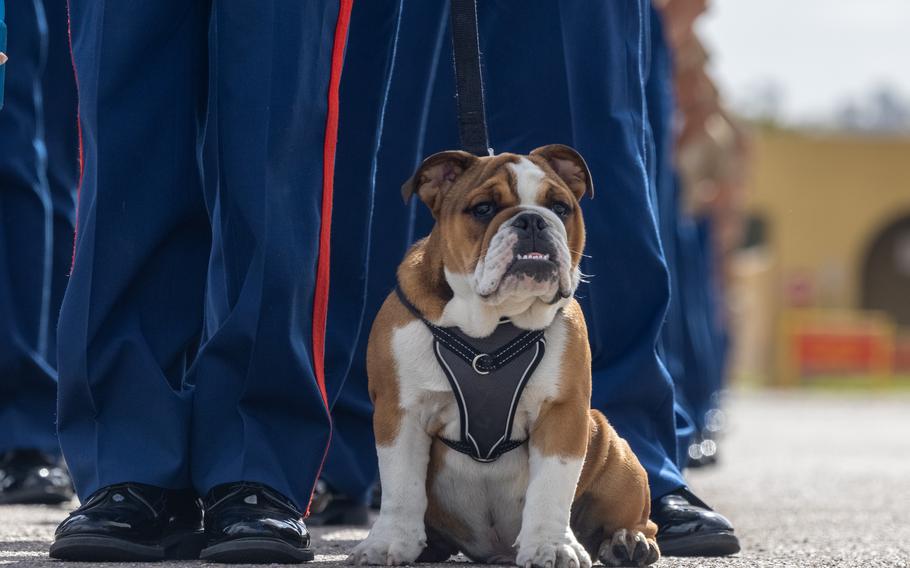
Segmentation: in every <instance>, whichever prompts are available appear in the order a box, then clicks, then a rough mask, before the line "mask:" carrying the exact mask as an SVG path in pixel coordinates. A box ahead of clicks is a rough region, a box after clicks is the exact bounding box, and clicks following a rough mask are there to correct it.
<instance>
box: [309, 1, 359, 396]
mask: <svg viewBox="0 0 910 568" xmlns="http://www.w3.org/2000/svg"><path fill="white" fill-rule="evenodd" d="M353 4H354V0H341V6H340V9H339V11H338V22H337V23H336V24H335V44H334V46H333V47H332V74H331V77H330V79H329V109H328V116H327V118H326V123H325V141H324V143H323V149H322V226H321V227H320V230H319V260H318V261H317V264H316V295H315V298H314V300H313V370H314V372H315V374H316V382H317V383H318V384H319V390H320V391H321V392H322V399H323V401H325V404H326V408H328V405H329V398H328V395H327V394H326V388H325V326H326V318H327V315H328V310H329V258H330V252H331V251H330V248H331V247H330V240H331V234H332V193H333V190H334V181H335V150H336V146H337V143H338V91H339V87H340V85H341V68H342V66H343V64H344V47H345V43H346V42H347V37H348V26H349V24H350V22H351V8H352V7H353Z"/></svg>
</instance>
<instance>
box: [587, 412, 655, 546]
mask: <svg viewBox="0 0 910 568" xmlns="http://www.w3.org/2000/svg"><path fill="white" fill-rule="evenodd" d="M587 418H588V451H587V454H586V455H585V463H584V467H583V469H582V471H581V478H580V479H579V481H578V488H577V489H576V491H575V501H574V502H573V504H572V521H571V524H572V530H573V531H574V532H575V536H576V537H577V538H578V541H579V542H580V543H581V544H582V545H583V546H584V547H585V548H586V549H588V550H589V551H592V552H593V553H595V554H596V553H597V551H598V550H599V548H600V546H601V545H602V544H603V543H604V541H606V540H608V539H610V538H612V536H613V534H614V533H615V532H616V531H618V530H620V529H628V530H633V531H638V532H641V533H643V534H644V535H645V537H646V538H648V539H654V538H655V537H656V536H657V525H655V524H654V523H653V522H651V521H650V520H649V517H650V515H651V490H650V489H649V487H648V474H647V473H646V472H645V469H644V468H643V467H642V466H641V464H640V463H639V461H638V458H636V457H635V454H634V453H632V449H631V448H630V447H629V444H628V443H627V442H626V441H625V440H624V439H622V438H620V437H619V435H618V434H617V433H616V431H615V430H613V427H612V426H610V424H609V423H608V422H607V419H606V417H604V415H603V414H602V413H601V412H600V411H598V410H590V411H589V412H588V415H587Z"/></svg>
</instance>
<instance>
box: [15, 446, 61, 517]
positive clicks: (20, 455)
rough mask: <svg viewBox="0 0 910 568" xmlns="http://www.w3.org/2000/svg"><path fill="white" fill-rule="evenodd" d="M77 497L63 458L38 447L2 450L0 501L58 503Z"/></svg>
mask: <svg viewBox="0 0 910 568" xmlns="http://www.w3.org/2000/svg"><path fill="white" fill-rule="evenodd" d="M72 498H73V481H72V480H71V479H70V474H69V472H68V471H67V469H66V466H65V465H63V462H62V460H60V459H59V458H57V457H53V456H49V455H47V454H45V453H43V452H40V451H38V450H25V449H20V450H10V451H8V452H5V453H3V454H0V505H57V504H59V503H65V502H67V501H69V500H70V499H72Z"/></svg>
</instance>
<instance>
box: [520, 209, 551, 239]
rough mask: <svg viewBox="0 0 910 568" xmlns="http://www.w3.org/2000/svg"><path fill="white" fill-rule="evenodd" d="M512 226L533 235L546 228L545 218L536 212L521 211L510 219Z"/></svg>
mask: <svg viewBox="0 0 910 568" xmlns="http://www.w3.org/2000/svg"><path fill="white" fill-rule="evenodd" d="M512 226H513V227H515V228H516V229H518V230H519V231H522V232H526V233H529V234H531V235H535V234H537V233H539V232H541V231H543V230H544V229H546V228H547V220H546V219H544V218H543V217H541V216H540V215H538V214H537V213H522V214H521V215H519V216H518V217H516V218H515V220H514V221H512Z"/></svg>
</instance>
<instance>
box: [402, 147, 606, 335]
mask: <svg viewBox="0 0 910 568" xmlns="http://www.w3.org/2000/svg"><path fill="white" fill-rule="evenodd" d="M402 193H403V195H404V198H405V200H408V199H409V198H410V197H411V196H412V195H413V194H415V193H416V194H417V195H418V196H419V197H420V199H421V200H422V201H423V202H424V203H425V204H426V205H427V207H429V208H430V211H432V213H433V217H434V218H435V219H436V226H435V227H434V229H433V233H434V234H435V238H436V239H437V241H438V246H437V247H435V248H434V251H435V252H436V254H441V255H442V263H443V266H444V269H445V276H446V280H447V281H448V284H449V286H450V287H451V288H452V291H453V294H454V295H455V299H457V300H460V301H461V303H462V305H463V308H464V309H469V310H485V311H486V312H487V313H489V314H491V315H492V316H495V318H496V319H498V317H500V316H508V317H512V318H513V321H516V318H519V319H520V318H521V317H522V316H524V317H525V321H524V324H525V326H526V327H539V326H540V325H546V324H548V323H549V321H538V320H540V319H541V318H543V319H546V318H547V317H549V318H550V319H552V316H553V314H555V312H556V309H558V308H559V307H560V306H561V305H562V304H564V303H565V301H567V299H568V298H571V297H572V294H573V293H574V292H575V289H576V287H577V286H578V283H579V280H580V271H579V269H578V263H579V260H580V259H581V254H582V249H583V248H584V242H585V231H584V221H583V220H582V215H581V207H580V206H579V201H580V200H581V198H582V197H584V196H585V195H593V186H592V183H591V174H590V172H589V170H588V167H587V165H586V164H585V161H584V160H583V159H582V157H581V156H580V155H579V154H578V152H576V151H575V150H573V149H572V148H569V147H568V146H563V145H559V144H553V145H550V146H543V147H541V148H538V149H536V150H534V151H533V152H531V153H530V154H529V155H528V156H519V155H515V154H500V155H498V156H492V157H477V156H474V155H471V154H469V153H467V152H461V151H451V152H441V153H439V154H435V155H433V156H430V157H429V158H427V159H426V160H425V161H424V162H423V164H421V166H420V168H419V169H418V170H417V172H416V173H415V174H414V176H413V177H412V178H411V179H410V180H409V181H408V182H407V183H405V184H404V186H403V187H402ZM465 303H466V304H465ZM548 314H549V315H548ZM516 323H519V325H521V323H520V322H519V321H516Z"/></svg>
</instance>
